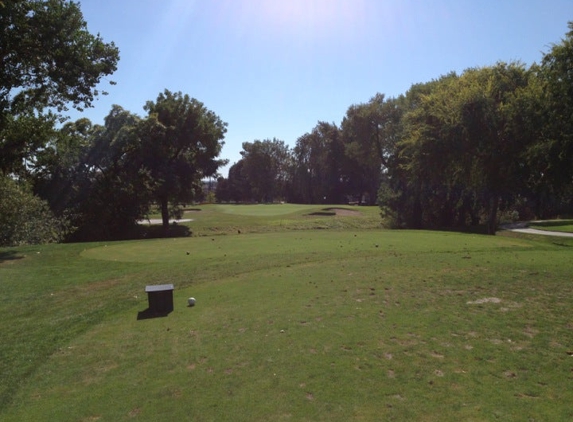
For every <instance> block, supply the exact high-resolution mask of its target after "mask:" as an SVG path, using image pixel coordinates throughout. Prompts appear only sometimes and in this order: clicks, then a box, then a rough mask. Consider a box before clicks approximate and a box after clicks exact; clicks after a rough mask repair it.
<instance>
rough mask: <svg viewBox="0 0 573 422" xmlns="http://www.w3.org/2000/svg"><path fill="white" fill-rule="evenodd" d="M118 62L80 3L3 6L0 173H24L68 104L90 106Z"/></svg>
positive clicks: (49, 0) (47, 0) (22, 1)
mask: <svg viewBox="0 0 573 422" xmlns="http://www.w3.org/2000/svg"><path fill="white" fill-rule="evenodd" d="M118 59H119V51H118V49H117V48H116V46H115V45H114V44H113V43H105V42H104V41H103V39H102V38H101V37H100V36H99V34H98V35H92V34H90V33H89V31H88V30H87V24H86V22H85V20H84V18H83V16H82V13H81V10H80V6H79V4H78V3H75V2H72V1H65V0H7V1H2V2H0V61H1V65H0V157H2V158H1V159H0V171H2V172H3V173H4V174H7V173H14V172H15V173H20V172H21V171H22V163H23V161H24V160H30V159H32V158H33V157H34V156H35V153H36V152H37V151H38V150H39V149H41V148H42V147H43V146H44V143H43V142H44V141H45V140H46V139H47V138H48V136H44V134H45V132H46V131H47V130H49V129H50V128H51V126H53V124H54V123H55V121H56V118H57V117H62V114H61V113H62V112H65V111H66V110H67V107H68V106H72V107H74V108H77V109H80V110H81V109H83V108H85V107H90V106H91V105H92V103H93V101H94V98H95V97H96V96H97V95H99V94H100V92H99V91H98V89H97V86H98V84H99V82H100V81H101V80H102V78H104V77H106V76H107V75H110V74H111V73H113V72H114V71H115V70H116V66H117V61H118ZM46 110H50V111H46Z"/></svg>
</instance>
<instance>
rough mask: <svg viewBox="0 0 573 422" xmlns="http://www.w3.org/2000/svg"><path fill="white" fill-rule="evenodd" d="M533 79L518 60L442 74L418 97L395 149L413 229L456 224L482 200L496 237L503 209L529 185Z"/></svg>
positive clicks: (490, 226) (489, 224)
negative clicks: (528, 98) (528, 93)
mask: <svg viewBox="0 0 573 422" xmlns="http://www.w3.org/2000/svg"><path fill="white" fill-rule="evenodd" d="M530 77H531V74H530V73H529V72H528V71H527V70H526V69H525V68H524V67H523V66H522V65H521V64H519V63H511V64H505V63H498V64H496V65H495V66H490V67H484V68H478V69H468V70H466V71H465V72H464V73H463V74H462V75H461V76H459V77H457V76H456V75H454V74H452V75H448V76H446V77H443V78H441V79H440V80H438V81H436V82H433V83H432V84H430V85H428V87H427V88H428V89H427V90H426V92H424V93H423V94H422V95H420V96H419V98H418V99H417V100H416V102H415V106H414V107H412V108H410V110H409V111H408V113H407V114H406V116H405V118H404V137H403V139H402V140H401V142H400V144H399V152H398V155H399V156H400V157H401V161H402V164H401V165H400V166H401V169H402V170H405V179H406V180H407V181H408V182H407V183H406V184H402V187H403V188H404V186H407V189H408V190H409V195H411V197H412V201H411V202H410V204H411V206H412V208H411V211H410V215H411V216H412V219H411V220H410V221H411V224H413V226H414V227H422V226H427V225H433V226H452V225H454V224H455V221H458V222H459V221H463V220H464V217H463V216H464V213H465V212H467V210H468V209H471V208H472V204H474V205H475V203H477V202H479V204H480V206H481V210H480V211H481V212H483V214H484V220H485V221H486V223H487V231H488V233H490V234H494V233H495V230H496V225H497V215H498V211H499V210H500V206H501V205H502V204H503V203H510V202H511V201H512V200H513V197H514V196H515V194H516V192H519V190H520V184H522V181H523V180H526V177H524V166H523V163H524V154H523V152H524V151H525V149H526V147H527V145H528V143H529V142H531V139H532V137H531V136H530V135H531V133H530V131H529V130H528V126H527V123H526V122H527V118H523V115H522V114H523V112H524V111H525V110H526V109H525V108H524V107H523V106H524V104H525V102H524V101H523V97H522V93H523V92H524V90H526V89H527V87H528V86H529V83H530ZM456 214H457V218H456ZM471 214H472V220H475V218H474V216H475V211H472V212H471Z"/></svg>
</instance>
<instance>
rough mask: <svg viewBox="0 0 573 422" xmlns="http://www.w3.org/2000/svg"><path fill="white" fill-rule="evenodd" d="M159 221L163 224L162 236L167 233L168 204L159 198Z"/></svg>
mask: <svg viewBox="0 0 573 422" xmlns="http://www.w3.org/2000/svg"><path fill="white" fill-rule="evenodd" d="M161 220H162V224H163V236H166V237H167V234H168V233H169V202H168V201H167V198H161Z"/></svg>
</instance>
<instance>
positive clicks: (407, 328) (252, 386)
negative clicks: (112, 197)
mask: <svg viewBox="0 0 573 422" xmlns="http://www.w3.org/2000/svg"><path fill="white" fill-rule="evenodd" d="M256 207H259V206H256ZM260 207H264V206H260ZM272 207H274V206H272ZM277 207H279V206H277ZM321 209H322V208H321ZM359 210H361V208H359ZM307 211H308V209H307V208H303V209H299V210H296V209H295V210H292V211H290V212H289V213H287V214H284V215H283V216H282V218H283V223H282V224H283V225H282V226H275V227H274V228H273V229H268V230H269V231H268V232H267V231H265V230H264V229H262V228H261V227H260V226H259V225H258V224H259V223H253V224H251V225H249V224H248V222H247V220H245V218H254V216H253V214H252V212H249V214H250V215H248V216H245V215H233V214H228V213H226V211H225V207H223V208H220V207H217V208H216V209H214V210H210V211H208V212H206V210H204V209H202V210H201V211H195V212H197V213H203V216H204V220H208V219H212V221H215V219H216V217H217V216H218V218H219V220H218V221H219V223H218V224H219V225H218V227H219V229H218V230H217V231H216V232H217V233H226V234H227V235H224V236H216V235H212V236H208V235H207V234H208V231H207V224H206V223H198V224H199V226H201V225H202V226H201V227H202V228H201V230H202V231H203V232H202V233H203V235H201V236H194V237H189V238H176V239H160V240H146V241H131V242H116V243H107V244H106V243H92V244H69V245H47V246H40V247H26V248H17V249H0V312H1V314H2V318H1V319H0V330H1V333H2V342H0V358H1V359H0V379H1V384H0V420H2V421H3V422H4V421H6V422H7V421H18V422H19V421H98V420H99V421H124V420H125V421H130V420H136V421H157V420H193V421H279V420H293V421H300V420H306V421H316V420H318V421H350V420H359V421H380V420H396V421H404V420H423V421H461V420H472V421H489V420H500V421H509V420H548V421H549V420H551V421H561V420H564V421H565V420H572V419H573V407H572V406H571V403H573V390H572V389H571V383H572V382H573V319H572V318H571V309H572V307H573V282H572V275H573V240H571V239H558V241H554V240H548V239H539V240H537V239H536V238H535V237H531V236H528V237H527V238H525V237H519V235H516V234H511V233H508V234H507V235H506V236H496V237H491V236H480V235H470V234H457V233H444V232H426V231H384V230H380V229H374V228H369V229H364V228H362V229H359V228H357V229H354V228H352V227H353V225H359V224H368V225H369V224H370V223H365V222H364V220H362V223H358V222H356V221H355V222H354V223H351V222H344V220H343V222H342V223H340V224H344V225H345V228H344V229H343V230H340V229H328V230H327V229H321V230H309V229H307V230H302V229H301V227H302V226H301V225H304V224H307V223H306V220H305V219H307V218H308V219H313V220H315V219H317V218H318V217H317V216H316V215H315V216H308V212H307ZM257 212H258V211H257ZM276 212H278V211H272V212H271V214H268V215H266V216H261V217H260V218H261V219H263V220H265V219H267V220H266V221H270V220H273V219H275V218H277V217H280V214H276ZM224 216H227V217H224ZM319 216H320V217H321V218H324V219H326V220H327V221H330V223H328V224H332V222H334V221H335V220H336V219H337V218H339V216H336V215H334V216H330V217H329V216H326V215H324V216H322V215H319ZM233 218H234V219H233ZM345 218H346V217H345ZM354 218H355V219H360V218H365V219H366V220H368V217H364V214H363V215H362V217H361V216H354ZM196 221H199V219H198V220H196ZM312 224H315V223H312ZM337 224H339V223H337ZM237 226H240V227H242V228H243V230H245V232H246V234H245V233H244V232H243V233H241V234H238V233H237V232H236V230H235V231H234V234H233V235H231V233H232V232H233V231H232V230H231V228H235V227H237ZM163 283H173V284H174V285H175V291H174V302H175V310H174V311H173V312H172V313H171V314H169V315H168V316H166V317H163V318H153V319H145V320H137V315H138V313H139V312H141V311H143V310H144V309H145V308H147V298H146V295H145V293H144V289H145V286H146V285H147V284H163ZM190 296H193V297H195V298H196V299H197V305H196V306H195V307H193V308H189V307H187V298H188V297H190Z"/></svg>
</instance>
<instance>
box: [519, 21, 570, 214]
mask: <svg viewBox="0 0 573 422" xmlns="http://www.w3.org/2000/svg"><path fill="white" fill-rule="evenodd" d="M568 28H569V31H568V32H567V33H566V35H565V38H563V39H562V40H561V42H560V43H557V44H553V45H552V46H551V49H550V50H549V51H548V52H547V53H545V54H544V55H543V58H542V60H541V64H540V65H539V66H538V67H536V68H535V72H536V75H537V78H538V83H539V87H538V90H537V91H536V92H535V93H534V94H535V98H536V99H538V100H539V101H540V102H541V107H540V109H541V110H542V115H541V122H539V128H540V129H541V130H540V131H539V134H538V138H537V142H535V143H533V144H532V146H531V149H530V150H529V156H530V163H531V165H532V168H533V169H534V170H535V176H534V178H533V180H532V182H534V183H535V184H536V191H537V192H538V193H539V195H540V197H542V198H543V199H542V201H543V204H544V207H546V208H550V209H551V211H552V212H553V214H556V213H571V212H573V199H572V198H573V165H572V163H573V71H572V69H573V21H571V22H569V23H568Z"/></svg>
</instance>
